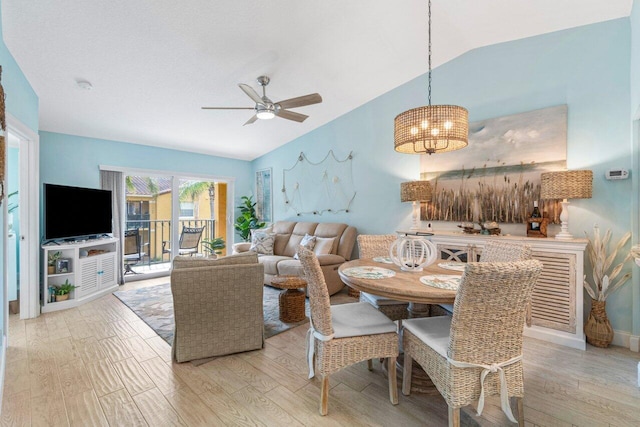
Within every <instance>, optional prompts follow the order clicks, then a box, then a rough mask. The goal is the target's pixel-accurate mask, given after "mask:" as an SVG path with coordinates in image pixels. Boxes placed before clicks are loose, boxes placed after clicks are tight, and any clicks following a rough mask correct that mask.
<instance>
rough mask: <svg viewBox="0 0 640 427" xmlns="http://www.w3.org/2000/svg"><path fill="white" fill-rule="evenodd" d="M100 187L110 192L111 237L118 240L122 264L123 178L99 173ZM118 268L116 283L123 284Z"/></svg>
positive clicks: (119, 258)
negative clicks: (111, 211) (111, 209)
mask: <svg viewBox="0 0 640 427" xmlns="http://www.w3.org/2000/svg"><path fill="white" fill-rule="evenodd" d="M100 186H101V187H102V189H103V190H110V191H111V205H112V207H113V213H112V215H113V237H117V238H118V243H117V247H118V258H117V259H118V261H119V262H120V263H121V264H122V262H123V261H122V244H123V242H124V218H125V216H124V176H123V173H122V172H115V171H107V170H101V171H100ZM120 267H121V268H118V270H117V271H118V283H119V284H121V285H122V284H124V272H123V270H122V265H121V266H120Z"/></svg>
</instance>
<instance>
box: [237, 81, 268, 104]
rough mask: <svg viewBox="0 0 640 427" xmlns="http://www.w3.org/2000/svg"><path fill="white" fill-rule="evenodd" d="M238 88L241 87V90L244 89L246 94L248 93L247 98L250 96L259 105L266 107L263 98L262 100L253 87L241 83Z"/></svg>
mask: <svg viewBox="0 0 640 427" xmlns="http://www.w3.org/2000/svg"><path fill="white" fill-rule="evenodd" d="M238 86H240V89H242V90H243V91H244V93H246V94H247V96H249V98H251V99H253V100H254V102H256V103H257V104H263V105H264V101H263V100H262V98H260V95H258V92H256V91H255V90H253V88H252V87H251V86H249V85H246V84H244V83H240V84H238Z"/></svg>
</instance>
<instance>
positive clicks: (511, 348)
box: [402, 260, 542, 426]
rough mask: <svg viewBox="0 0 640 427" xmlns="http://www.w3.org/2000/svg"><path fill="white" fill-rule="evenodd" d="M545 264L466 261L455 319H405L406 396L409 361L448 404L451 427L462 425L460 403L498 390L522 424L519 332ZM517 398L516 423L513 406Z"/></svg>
mask: <svg viewBox="0 0 640 427" xmlns="http://www.w3.org/2000/svg"><path fill="white" fill-rule="evenodd" d="M541 270H542V263H541V262H540V261H537V260H529V261H517V262H477V263H470V264H467V265H466V266H465V272H464V274H463V276H462V281H461V283H460V287H459V288H458V293H457V296H456V300H455V304H454V308H453V317H451V316H439V317H426V318H420V319H408V320H405V321H404V323H403V348H404V371H403V378H402V380H403V381H402V393H403V394H405V395H408V394H409V393H410V391H411V363H412V360H416V361H417V362H418V363H419V364H420V366H422V368H423V369H424V370H425V371H426V373H427V375H429V377H430V378H431V380H432V381H433V383H434V385H435V386H436V388H437V389H438V391H439V392H440V394H442V396H443V397H444V399H445V401H446V402H447V405H448V407H449V425H450V426H459V425H460V408H461V407H463V406H466V405H469V404H470V403H472V402H474V401H475V400H478V414H479V415H480V414H482V410H483V407H484V397H485V396H489V395H498V394H499V395H500V400H501V407H502V410H503V411H504V413H505V414H506V415H507V417H508V418H509V420H510V421H512V422H518V423H519V424H520V425H521V426H523V425H524V415H523V412H522V407H523V405H522V397H523V396H524V380H523V370H522V333H523V327H524V311H525V305H526V303H527V301H529V299H530V298H531V292H532V290H533V287H534V285H535V283H536V281H537V280H538V276H539V275H540V271H541ZM509 397H514V398H515V399H516V401H517V407H518V420H516V419H515V417H514V416H513V414H512V412H511V407H510V405H509Z"/></svg>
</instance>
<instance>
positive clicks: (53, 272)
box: [47, 265, 56, 274]
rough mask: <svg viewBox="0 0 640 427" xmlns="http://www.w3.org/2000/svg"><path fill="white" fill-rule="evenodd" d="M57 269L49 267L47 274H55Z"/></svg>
mask: <svg viewBox="0 0 640 427" xmlns="http://www.w3.org/2000/svg"><path fill="white" fill-rule="evenodd" d="M55 272H56V268H55V267H54V266H53V265H48V266H47V274H55Z"/></svg>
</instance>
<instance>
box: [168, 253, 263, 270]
mask: <svg viewBox="0 0 640 427" xmlns="http://www.w3.org/2000/svg"><path fill="white" fill-rule="evenodd" d="M257 262H258V255H257V254H256V253H255V252H242V253H239V254H234V255H229V256H225V257H219V258H215V259H214V258H194V257H190V256H185V255H178V256H176V257H175V258H174V259H173V268H174V269H180V268H194V267H210V266H217V265H238V264H255V263H257Z"/></svg>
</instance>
